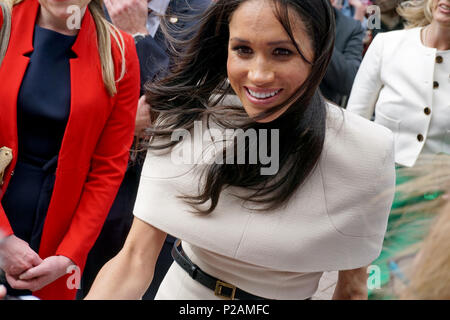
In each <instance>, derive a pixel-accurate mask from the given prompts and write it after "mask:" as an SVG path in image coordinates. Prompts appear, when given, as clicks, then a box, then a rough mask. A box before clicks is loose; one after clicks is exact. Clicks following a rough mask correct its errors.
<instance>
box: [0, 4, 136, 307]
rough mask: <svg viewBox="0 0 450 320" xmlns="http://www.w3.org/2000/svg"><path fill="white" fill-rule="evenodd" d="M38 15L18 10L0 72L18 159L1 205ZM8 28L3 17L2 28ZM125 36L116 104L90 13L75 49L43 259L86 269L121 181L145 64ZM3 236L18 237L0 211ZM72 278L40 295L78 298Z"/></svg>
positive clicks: (7, 141)
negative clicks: (123, 66)
mask: <svg viewBox="0 0 450 320" xmlns="http://www.w3.org/2000/svg"><path fill="white" fill-rule="evenodd" d="M38 9H39V3H38V0H25V1H24V2H22V3H20V4H18V5H16V6H15V7H14V9H13V13H12V30H11V38H10V42H9V47H8V51H7V53H6V56H5V59H4V60H3V63H2V65H1V66H0V147H1V146H7V147H9V148H11V149H12V150H13V155H14V159H13V161H12V163H11V165H10V166H9V167H8V169H7V171H6V174H5V175H6V177H5V183H4V185H3V186H2V187H1V190H0V199H1V197H2V196H3V194H4V192H5V190H6V188H8V183H9V181H10V178H11V175H12V174H13V170H14V167H15V165H16V161H17V152H18V146H17V145H18V141H17V96H18V93H19V88H20V86H21V83H22V79H23V76H24V74H25V71H26V68H27V65H28V62H29V58H28V57H26V56H25V54H26V53H29V52H32V51H33V30H34V25H35V23H36V17H37V13H38ZM2 22H3V17H2V14H1V10H0V25H1V23H2ZM122 35H123V37H124V40H125V46H126V68H127V73H126V75H125V77H124V78H123V79H122V80H121V81H120V82H119V83H118V93H117V94H116V95H115V96H114V97H111V96H110V95H109V94H108V92H107V90H106V89H105V86H104V83H103V78H102V72H101V64H100V56H99V52H98V49H97V34H96V27H95V22H94V20H93V17H92V15H91V13H90V12H89V10H86V14H85V15H84V17H83V20H82V24H81V29H80V31H79V33H78V37H77V39H76V41H75V43H74V45H73V47H72V50H73V51H74V52H75V54H76V56H77V57H76V58H73V59H70V75H71V90H72V91H71V106H70V107H71V110H70V116H69V121H68V123H67V127H66V130H65V134H64V138H63V142H62V146H61V150H60V153H59V160H58V167H57V169H56V181H55V187H54V190H53V194H52V198H51V202H50V207H49V209H48V213H47V217H46V220H45V224H44V229H43V234H42V240H41V246H40V249H39V255H40V256H41V258H42V259H45V258H46V257H49V256H53V255H63V256H66V257H68V258H70V259H72V261H74V262H75V263H76V264H77V265H78V267H80V269H81V270H83V268H84V265H85V261H86V258H87V255H88V252H89V250H90V249H91V247H92V246H93V244H94V242H95V240H96V239H97V237H98V235H99V233H100V231H101V228H102V226H103V223H104V221H105V219H106V216H107V214H108V211H109V209H110V207H111V205H112V203H113V201H114V198H115V196H116V193H117V190H118V188H119V185H120V183H121V181H122V179H123V175H124V173H125V170H126V167H127V162H128V156H129V149H130V146H131V144H132V139H133V132H134V123H135V116H136V109H137V104H138V99H139V77H140V75H139V62H138V58H137V54H136V49H135V44H134V41H133V38H132V37H131V36H130V35H127V34H125V33H122ZM111 42H112V43H113V56H114V61H115V62H114V63H115V66H116V77H118V75H119V74H120V63H121V59H120V55H119V53H118V48H117V46H116V45H115V42H114V40H112V41H111ZM0 229H2V230H3V232H6V234H7V235H10V234H12V233H13V230H12V229H11V226H10V224H9V222H8V219H7V217H6V215H5V212H4V210H3V208H2V207H1V205H0ZM69 276H70V275H66V276H64V277H61V278H60V279H58V280H57V281H55V282H53V283H52V284H49V285H48V286H46V287H45V288H43V289H42V290H40V291H38V292H35V293H34V294H35V295H36V296H38V297H40V298H41V299H74V297H75V293H76V290H74V289H69V288H68V286H67V284H66V283H67V281H68V280H71V279H72V278H71V279H69V278H68V277H69ZM72 283H73V282H72Z"/></svg>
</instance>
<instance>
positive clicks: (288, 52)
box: [273, 48, 292, 56]
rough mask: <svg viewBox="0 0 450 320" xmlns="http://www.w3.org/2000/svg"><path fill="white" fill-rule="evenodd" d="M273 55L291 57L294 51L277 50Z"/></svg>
mask: <svg viewBox="0 0 450 320" xmlns="http://www.w3.org/2000/svg"><path fill="white" fill-rule="evenodd" d="M273 54H274V55H276V56H290V55H291V54H292V51H291V50H289V49H283V48H276V49H275V50H274V51H273Z"/></svg>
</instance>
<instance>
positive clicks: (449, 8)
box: [439, 4, 450, 10]
mask: <svg viewBox="0 0 450 320" xmlns="http://www.w3.org/2000/svg"><path fill="white" fill-rule="evenodd" d="M439 6H440V7H441V8H442V9H444V10H450V7H449V6H447V5H445V4H441V5H439Z"/></svg>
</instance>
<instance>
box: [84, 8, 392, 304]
mask: <svg viewBox="0 0 450 320" xmlns="http://www.w3.org/2000/svg"><path fill="white" fill-rule="evenodd" d="M333 18H334V14H333V9H332V7H331V5H330V2H329V0H218V1H216V2H215V3H214V4H213V5H212V6H211V7H210V8H209V9H208V10H207V11H206V12H205V14H204V15H203V16H202V17H201V18H200V24H199V25H198V28H199V29H198V32H197V33H196V35H195V36H194V38H193V39H192V40H191V41H190V42H188V43H184V45H185V48H186V50H185V51H183V53H179V55H178V60H177V65H176V66H175V68H174V69H173V70H172V71H173V73H172V74H171V75H169V76H168V77H167V78H165V79H162V80H161V81H159V82H158V83H153V84H151V85H149V86H148V88H147V89H148V92H147V101H148V102H149V104H150V105H151V106H152V107H153V111H154V112H155V116H157V118H156V120H155V122H154V123H153V124H152V126H151V127H150V128H149V129H148V130H147V131H148V132H147V133H148V134H149V135H150V136H151V138H152V139H151V141H150V145H149V146H148V147H149V151H148V153H147V157H146V160H145V163H144V168H143V171H142V177H141V182H140V185H139V191H138V196H137V200H136V204H135V208H134V215H135V220H134V222H133V226H132V228H131V230H130V233H129V235H128V238H127V240H126V243H125V245H124V247H123V249H122V250H121V251H120V253H119V254H118V255H117V256H116V257H115V258H113V259H112V260H111V261H110V262H108V263H107V264H106V265H105V266H104V267H103V268H102V270H101V271H100V273H99V275H98V276H97V279H96V280H95V282H94V284H93V286H92V288H91V291H90V293H89V295H88V296H87V298H89V299H103V298H113V299H114V298H119V299H139V298H140V297H141V296H142V294H143V293H144V291H145V288H146V286H147V285H148V284H149V282H150V281H151V280H152V277H153V270H154V268H155V261H156V258H157V257H158V253H159V251H160V250H161V246H162V244H163V242H164V238H165V236H166V233H169V234H171V235H174V236H176V237H178V238H180V239H182V243H181V246H180V243H178V242H177V243H176V244H175V246H174V248H173V251H172V254H173V256H174V258H175V261H176V262H175V263H174V264H173V265H172V266H171V268H170V270H169V272H168V273H167V275H166V277H165V278H164V280H163V282H162V285H161V286H160V288H159V291H158V293H157V296H156V298H157V299H188V300H189V299H220V298H233V299H307V298H309V297H311V296H312V295H313V294H314V292H315V290H316V289H317V286H318V282H319V280H320V277H321V275H322V273H323V271H325V270H329V271H331V270H339V281H338V285H337V287H336V291H335V294H334V298H336V299H364V298H365V297H366V294H367V292H366V291H367V289H366V278H367V274H366V269H365V266H367V265H368V264H370V263H371V261H373V260H374V259H375V258H376V257H377V255H378V254H379V251H380V248H381V242H382V239H383V236H384V231H385V228H386V221H387V214H388V212H389V208H390V205H391V202H392V193H389V192H388V195H387V197H382V198H380V197H379V193H381V192H382V191H384V190H391V188H392V187H393V185H394V162H393V146H392V136H391V134H390V132H389V131H388V130H387V129H384V128H381V127H380V126H377V125H374V124H371V123H370V122H369V121H367V120H364V119H362V118H360V117H357V116H354V115H352V114H349V113H347V112H345V111H341V110H340V109H338V107H335V106H332V105H328V104H326V103H325V102H324V100H323V98H322V97H321V95H320V93H319V92H318V89H317V88H318V86H319V84H320V82H321V80H322V77H323V75H324V73H325V71H326V69H327V65H328V62H329V60H330V57H331V54H332V50H333V41H334V35H335V31H334V21H333ZM232 100H237V101H236V103H232ZM197 121H200V122H201V123H202V124H203V125H202V126H201V127H202V128H204V129H203V131H204V132H195V130H196V128H198V127H199V126H198V125H197ZM228 129H237V130H236V131H238V130H241V131H243V132H258V131H260V132H261V133H267V132H269V131H270V132H272V131H276V132H279V140H278V141H279V143H278V144H276V147H273V148H272V143H273V142H274V141H273V139H269V138H267V137H268V136H270V135H267V134H265V135H264V134H259V135H258V134H254V135H248V136H250V138H249V139H246V140H245V141H246V148H244V151H242V153H244V152H245V155H244V157H242V158H243V159H249V160H247V161H244V162H241V161H240V159H242V158H241V156H242V153H240V152H239V140H237V139H234V138H232V139H228V138H227V137H226V134H225V135H224V136H225V138H223V139H221V138H219V139H216V138H217V137H220V134H215V133H217V132H219V133H220V132H222V130H224V131H225V132H226V131H227V130H228ZM247 129H249V130H248V131H247ZM179 130H187V131H189V132H190V134H189V135H186V136H196V135H198V136H199V137H200V138H199V139H201V141H200V142H201V143H196V142H197V141H193V140H195V139H192V140H191V139H188V138H185V139H177V141H170V138H171V136H172V135H173V134H174V132H177V131H179ZM198 133H200V134H198ZM252 137H253V138H252ZM277 137H278V136H277ZM271 140H272V141H271ZM224 142H225V143H224ZM264 144H266V145H267V146H266V148H263V147H261V145H263V146H264ZM255 145H257V146H258V148H259V149H258V148H256V151H255V152H258V154H259V155H261V153H263V154H264V152H267V150H268V151H269V153H267V154H270V155H271V156H273V155H275V154H276V155H278V153H276V152H275V150H279V161H278V162H277V163H279V170H276V171H275V172H274V173H273V174H272V175H264V174H262V172H261V168H262V167H263V166H264V165H265V164H264V163H263V161H262V160H261V159H258V160H257V163H252V162H251V160H250V159H254V158H259V157H258V156H257V155H256V157H249V158H247V157H246V156H247V155H248V153H249V152H250V153H251V152H252V150H255V148H254V146H255ZM210 147H213V148H215V149H217V148H219V150H222V151H223V152H219V154H220V155H219V157H222V158H220V159H219V160H221V161H213V162H214V163H211V162H206V163H205V162H204V161H200V162H196V161H194V162H193V164H192V163H189V164H186V163H174V162H171V158H172V157H171V154H173V153H177V152H180V151H182V152H183V154H184V151H186V150H187V151H191V150H193V154H194V155H198V156H199V157H202V156H203V155H204V154H208V155H209V154H210V153H209V151H210V149H208V148H210ZM236 151H237V152H236ZM261 151H263V152H261ZM194 160H195V159H194ZM214 160H215V159H214ZM117 279H119V280H117Z"/></svg>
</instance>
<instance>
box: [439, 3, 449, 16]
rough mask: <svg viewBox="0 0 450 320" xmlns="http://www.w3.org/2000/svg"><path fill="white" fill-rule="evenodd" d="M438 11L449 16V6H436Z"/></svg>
mask: <svg viewBox="0 0 450 320" xmlns="http://www.w3.org/2000/svg"><path fill="white" fill-rule="evenodd" d="M438 8H439V11H441V12H442V13H444V14H450V6H448V5H445V4H443V3H442V4H440V5H438Z"/></svg>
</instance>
